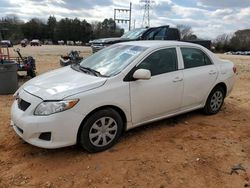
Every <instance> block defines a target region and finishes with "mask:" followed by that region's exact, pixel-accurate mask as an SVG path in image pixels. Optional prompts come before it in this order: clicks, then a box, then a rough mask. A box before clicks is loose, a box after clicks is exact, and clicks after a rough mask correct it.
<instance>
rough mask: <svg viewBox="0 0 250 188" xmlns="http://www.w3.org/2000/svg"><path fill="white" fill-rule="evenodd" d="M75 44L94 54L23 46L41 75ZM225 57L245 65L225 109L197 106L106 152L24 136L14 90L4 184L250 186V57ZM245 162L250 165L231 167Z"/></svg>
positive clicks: (0, 143)
mask: <svg viewBox="0 0 250 188" xmlns="http://www.w3.org/2000/svg"><path fill="white" fill-rule="evenodd" d="M70 49H77V50H80V51H81V52H82V54H83V55H86V54H89V53H90V49H89V48H86V47H66V46H41V47H26V48H21V52H23V53H24V54H25V55H33V56H35V58H36V60H37V71H38V73H39V74H41V73H43V72H46V71H49V70H52V69H55V68H58V67H59V56H60V55H61V54H64V53H66V52H68V51H69V50H70ZM219 56H220V57H221V58H225V59H230V60H232V61H233V62H234V63H235V64H236V65H237V68H238V79H237V82H236V85H235V87H234V90H233V92H232V94H231V95H230V96H229V97H228V98H227V99H226V100H225V104H224V106H223V108H222V110H221V112H220V113H218V114H217V115H214V116H205V115H203V114H202V113H201V112H200V111H196V112H192V113H187V114H184V115H181V116H178V117H175V118H171V119H167V120H163V121H159V122H156V123H152V124H149V125H146V126H143V127H139V128H136V129H134V130H131V131H129V132H127V133H125V135H124V136H123V137H122V138H121V140H120V142H119V143H118V144H116V145H115V146H114V147H113V148H112V149H110V150H108V151H105V152H102V153H98V154H89V153H87V152H85V151H84V150H82V149H81V148H78V147H76V146H72V147H67V148H63V149H54V150H46V149H40V148H37V147H34V146H31V145H29V144H26V143H24V142H23V141H22V140H21V139H20V138H19V137H18V136H17V135H16V134H15V133H14V131H13V130H12V128H11V127H10V107H11V104H12V102H13V98H12V96H11V95H7V96H0V128H1V129H0V130H1V131H0V187H1V188H2V187H3V188H5V187H101V188H103V187H104V188H105V187H124V188H125V187H126V188H127V187H153V188H155V187H156V188H157V187H158V188H164V187H171V188H174V187H176V188H177V187H178V188H179V187H197V188H201V187H233V188H234V187H236V188H238V187H247V186H248V187H250V56H248V57H247V56H230V55H219ZM238 164H242V166H243V168H244V169H245V171H243V170H238V171H237V172H238V173H233V174H230V173H231V168H232V167H233V166H235V165H238Z"/></svg>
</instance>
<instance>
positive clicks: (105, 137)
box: [79, 108, 123, 152]
mask: <svg viewBox="0 0 250 188" xmlns="http://www.w3.org/2000/svg"><path fill="white" fill-rule="evenodd" d="M122 129H123V121H122V118H121V116H120V115H119V113H118V112H117V111H115V110H114V109H112V108H106V109H103V110H100V111H97V112H95V113H94V114H92V115H91V116H90V117H89V118H88V119H87V120H86V121H85V122H84V124H83V127H82V129H81V130H80V131H81V132H80V139H79V143H80V145H81V146H82V147H83V148H84V149H86V150H87V151H89V152H100V151H103V150H106V149H108V148H111V147H112V146H113V145H114V144H115V143H116V142H117V141H118V139H119V138H120V136H121V133H122Z"/></svg>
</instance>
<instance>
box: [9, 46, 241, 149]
mask: <svg viewBox="0 0 250 188" xmlns="http://www.w3.org/2000/svg"><path fill="white" fill-rule="evenodd" d="M235 73H236V69H235V67H234V64H233V63H232V62H230V61H226V60H220V59H218V57H217V56H216V55H214V54H213V53H212V52H210V51H209V50H207V49H206V48H204V47H202V46H200V45H196V44H191V43H185V42H177V41H135V42H125V43H119V44H115V45H112V46H110V47H108V48H106V49H103V50H101V51H99V52H97V53H95V54H93V55H92V56H90V57H88V58H86V59H84V60H82V61H81V63H80V64H72V66H67V67H64V68H61V69H57V70H54V71H51V72H49V73H45V74H43V75H40V76H39V77H37V78H35V79H32V80H30V81H28V82H26V83H25V84H24V85H23V86H22V87H21V88H20V89H19V90H18V91H17V92H16V94H15V96H16V98H17V100H15V101H14V103H13V105H12V110H11V119H12V124H13V128H14V130H15V132H16V133H17V134H18V135H19V136H20V137H21V138H23V139H24V140H25V141H26V142H28V143H30V144H33V145H35V146H39V147H43V148H59V147H64V146H69V145H74V144H76V143H79V144H80V145H81V146H82V147H83V148H85V149H86V150H88V151H89V152H99V151H103V150H106V149H108V148H110V147H112V146H113V145H114V144H115V143H116V142H117V141H118V139H119V137H120V136H121V135H122V132H124V131H126V130H129V129H132V128H135V127H137V126H139V125H143V124H146V123H149V122H153V121H157V120H160V119H164V118H167V117H171V116H175V115H178V114H182V113H186V112H189V111H192V110H196V109H203V110H204V112H205V113H206V114H209V115H212V114H216V113H218V112H219V111H220V109H221V107H222V105H223V102H224V98H225V97H226V96H228V95H229V94H230V92H231V91H232V88H233V85H234V80H235V75H236V74H235ZM142 109H143V110H142ZM145 142H146V140H145Z"/></svg>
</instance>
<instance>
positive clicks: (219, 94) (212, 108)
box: [204, 86, 225, 115]
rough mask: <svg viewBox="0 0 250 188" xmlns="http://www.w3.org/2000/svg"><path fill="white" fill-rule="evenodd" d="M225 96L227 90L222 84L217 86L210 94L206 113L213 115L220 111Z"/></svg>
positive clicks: (205, 109)
mask: <svg viewBox="0 0 250 188" xmlns="http://www.w3.org/2000/svg"><path fill="white" fill-rule="evenodd" d="M224 98H225V91H224V89H223V88H222V87H221V86H216V87H215V88H214V89H213V90H212V91H211V93H210V94H209V96H208V99H207V102H206V105H205V107H204V112H205V114H208V115H212V114H216V113H218V112H219V111H220V109H221V107H222V105H223V103H224Z"/></svg>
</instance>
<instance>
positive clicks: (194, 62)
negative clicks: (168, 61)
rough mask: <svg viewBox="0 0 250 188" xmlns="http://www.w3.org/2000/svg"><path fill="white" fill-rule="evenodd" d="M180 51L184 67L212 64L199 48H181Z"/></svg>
mask: <svg viewBox="0 0 250 188" xmlns="http://www.w3.org/2000/svg"><path fill="white" fill-rule="evenodd" d="M181 53H182V57H183V61H184V68H185V69H188V68H193V67H200V66H205V65H211V64H212V62H211V60H210V59H209V58H208V56H207V55H206V54H205V53H204V52H203V51H201V50H199V49H195V48H181Z"/></svg>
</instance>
